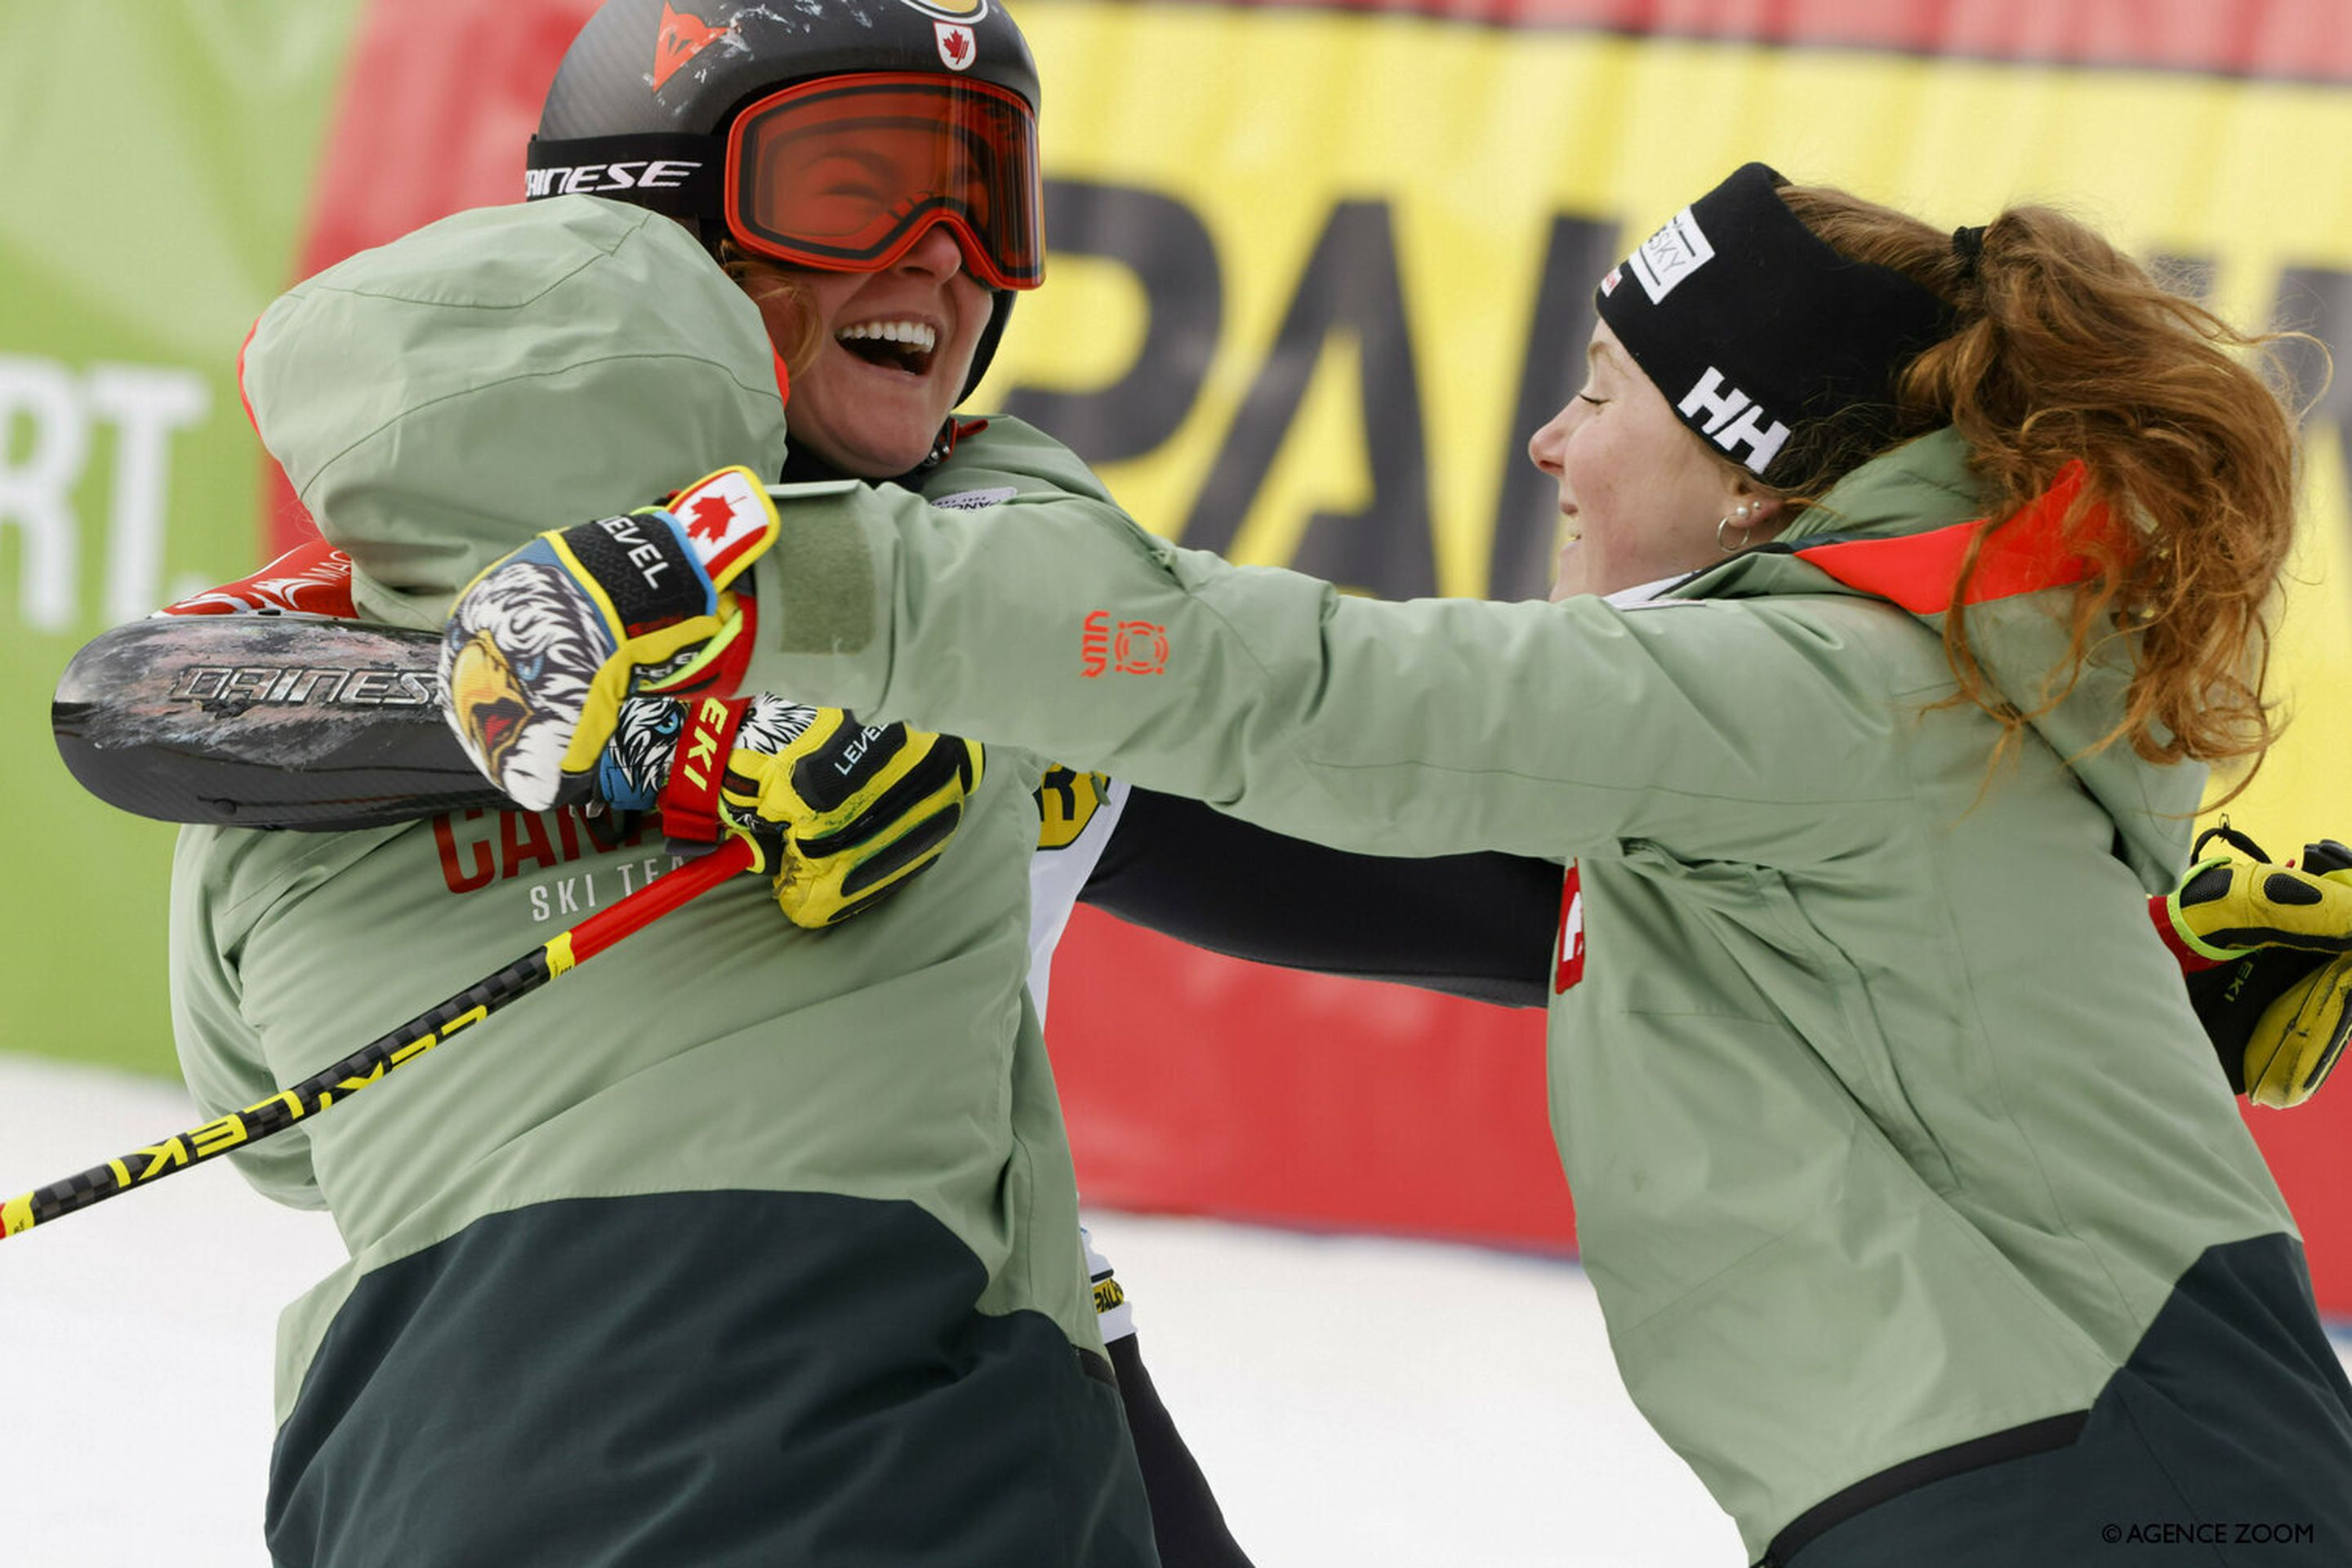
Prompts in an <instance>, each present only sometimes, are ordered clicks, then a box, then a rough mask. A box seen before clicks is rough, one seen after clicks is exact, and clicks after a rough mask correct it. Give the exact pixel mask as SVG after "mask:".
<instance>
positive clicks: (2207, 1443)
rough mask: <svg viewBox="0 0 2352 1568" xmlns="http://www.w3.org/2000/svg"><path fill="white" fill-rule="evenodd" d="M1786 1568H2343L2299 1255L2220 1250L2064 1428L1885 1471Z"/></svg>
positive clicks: (1795, 1548)
mask: <svg viewBox="0 0 2352 1568" xmlns="http://www.w3.org/2000/svg"><path fill="white" fill-rule="evenodd" d="M1765 1562H1766V1563H1771V1564H1786V1568H1881V1565H1885V1564H1902V1565H1904V1568H1913V1565H1916V1568H2044V1565H2047V1568H2155V1565H2158V1564H2161V1565H2163V1568H2174V1565H2176V1564H2189V1563H2196V1564H2200V1565H2204V1568H2211V1565H2220V1564H2228V1565H2231V1568H2236V1565H2243V1568H2305V1565H2309V1568H2322V1565H2326V1568H2342V1565H2343V1564H2346V1563H2352V1385H2347V1383H2346V1380H2345V1376H2344V1369H2343V1366H2342V1363H2339V1362H2338V1361H2337V1359H2336V1353H2335V1351H2334V1350H2333V1348H2332V1347H2331V1346H2330V1345H2329V1343H2328V1342H2327V1336H2326V1333H2325V1332H2324V1331H2322V1330H2321V1328H2320V1326H2319V1318H2318V1314H2317V1312H2316V1311H2315V1310H2314V1308H2313V1305H2312V1300H2311V1280H2310V1276H2309V1275H2308V1273H2307V1272H2306V1271H2305V1267H2304V1260H2303V1249H2302V1248H2301V1247H2299V1246H2297V1245H2296V1244H2295V1243H2294V1241H2292V1240H2291V1239H2289V1238H2288V1237H2284V1236H2270V1237H2257V1238H2255V1239H2253V1240H2251V1241H2244V1242H2236V1243H2232V1244H2231V1245H2229V1246H2226V1247H2214V1248H2212V1249H2210V1251H2208V1252H2207V1253H2206V1254H2205V1255H2204V1257H2202V1258H2200V1259H2199V1260H2198V1262H2197V1264H2196V1266H2195V1267H2193V1268H2190V1269H2189V1272H2188V1273H2187V1274H2185V1275H2183V1276H2182V1277H2181V1279H2180V1282H2179V1285H2178V1286H2177V1287H2176V1288H2175V1289H2174V1292H2173V1296H2172V1300H2170V1301H2169V1302H2168V1303H2167V1304H2166V1306H2165V1308H2164V1310H2162V1311H2161V1312H2159V1313H2158V1315H2157V1318H2156V1321H2154V1322H2153V1323H2151V1324H2150V1325H2149V1326H2148V1331H2147V1336H2146V1337H2145V1338H2143V1339H2142V1340H2141V1342H2140V1343H2139V1346H2138V1348H2137V1350H2136V1351H2135V1352H2134V1353H2133V1355H2132V1358H2131V1360H2130V1361H2129V1362H2128V1363H2126V1364H2125V1365H2124V1367H2123V1368H2122V1369H2121V1370H2120V1371H2118V1372H2117V1373H2116V1375H2115V1378H2114V1379H2113V1380H2112V1381H2111V1382H2110V1383H2109V1384H2107V1387H2106V1388H2105V1391H2104V1392H2103V1393H2102V1394H2100V1396H2099V1400H2098V1403H2096V1404H2095V1405H2093V1406H2092V1407H2091V1408H2090V1409H2089V1410H2088V1411H2087V1412H2084V1413H2081V1414H2080V1415H2076V1416H2074V1417H2060V1418H2058V1419H2056V1420H2054V1421H2050V1422H2036V1423H2034V1425H2033V1426H2032V1427H2026V1428H2020V1429H2018V1430H2017V1431H2015V1432H2011V1433H1996V1434H1993V1435H1992V1436H1989V1437H1986V1438H1981V1439H1978V1440H1977V1441H1976V1442H1973V1443H1967V1444H1962V1445H1960V1446H1959V1447H1958V1448H1954V1449H1948V1450H1945V1451H1944V1452H1943V1453H1941V1454H1931V1455H1927V1456H1925V1457H1924V1458H1920V1459H1916V1460H1914V1461H1911V1462H1910V1463H1909V1464H1906V1465H1902V1466H1897V1467H1895V1468H1894V1469H1892V1470H1889V1471H1887V1472H1885V1473H1884V1474H1883V1475H1881V1476H1877V1477H1874V1478H1872V1479H1869V1480H1866V1481H1864V1482H1862V1483H1860V1484H1859V1485H1857V1486H1855V1487H1853V1488H1850V1489H1847V1490H1846V1491H1845V1492H1842V1493H1840V1494H1839V1495H1838V1496H1837V1497H1833V1498H1832V1499H1830V1500H1828V1501H1827V1502H1825V1503H1823V1504H1822V1506H1821V1507H1819V1508H1816V1509H1814V1510H1810V1511H1808V1512H1807V1513H1806V1514H1804V1515H1802V1516H1801V1517H1800V1518H1798V1519H1797V1520H1796V1521H1793V1522H1792V1523H1791V1524H1790V1526H1789V1528H1788V1529H1787V1530H1784V1531H1781V1533H1780V1535H1779V1536H1778V1537H1776V1538H1775V1539H1774V1541H1773V1542H1772V1547H1771V1551H1770V1552H1769V1554H1768V1555H1767V1556H1766V1558H1765Z"/></svg>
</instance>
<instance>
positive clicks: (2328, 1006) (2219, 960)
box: [2149, 824, 2352, 1110]
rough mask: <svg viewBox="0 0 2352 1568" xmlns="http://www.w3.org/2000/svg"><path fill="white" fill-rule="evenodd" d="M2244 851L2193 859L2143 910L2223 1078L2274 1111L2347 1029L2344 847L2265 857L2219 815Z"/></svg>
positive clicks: (2313, 1080) (2351, 944)
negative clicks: (2278, 860)
mask: <svg viewBox="0 0 2352 1568" xmlns="http://www.w3.org/2000/svg"><path fill="white" fill-rule="evenodd" d="M2216 837H2219V838H2221V839H2222V840H2223V841H2224V842H2225V843H2227V844H2228V845H2229V846H2231V847H2232V848H2234V849H2236V850H2238V851H2240V852H2241V853H2242V854H2243V855H2244V856H2246V857H2247V858H2245V859H2237V858H2232V857H2231V856H2229V855H2221V856H2216V857H2212V858H2204V859H2200V860H2199V861H2198V862H2197V863H2196V864H2195V865H2193V866H2191V867H2190V868H2189V871H2188V873H2187V874H2186V875H2185V876H2183V877H2182V878H2181V879H2180V882H2179V885H2178V886H2177V887H2175V888H2174V889H2173V890H2172V891H2171V892H2170V893H2168V894H2167V895H2166V896H2164V897H2163V898H2161V899H2151V900H2149V914H2150V916H2151V917H2152V918H2153V919H2154V920H2155V921H2156V923H2157V928H2158V931H2159V932H2160V933H2162V934H2163V936H2164V937H2165V939H2166V942H2167V944H2168V946H2169V947H2170V948H2171V949H2172V951H2173V953H2174V956H2175V957H2177V958H2178V959H2179V961H2180V963H2181V968H2182V971H2183V974H2184V977H2185V979H2186V980H2187V983H2188V986H2189V1001H2190V1003H2191V1004H2192V1005H2194V1006H2195V1007H2196V1009H2197V1016H2198V1017H2199V1019H2200V1020H2201V1021H2202V1022H2203V1024H2204V1025H2205V1032H2206V1035H2207V1036H2208V1037H2210V1039H2211V1040H2212V1042H2213V1048H2214V1050H2215V1052H2216V1053H2217V1054H2218V1055H2219V1056H2220V1057H2221V1068H2222V1071H2223V1072H2224V1073H2226V1074H2227V1075H2228V1076H2229V1079H2230V1087H2231V1089H2234V1090H2236V1091H2237V1092H2238V1093H2241V1094H2242V1095H2244V1096H2246V1098H2247V1099H2249V1100H2252V1101H2253V1102H2254V1103H2255V1104H2257V1105H2264V1106H2270V1107H2273V1108H2274V1109H2279V1110H2284V1109H2286V1108H2288V1107H2290V1106H2295V1105H2300V1104H2302V1103H2303V1102H2304V1101H2305V1100H2308V1099H2310V1098H2311V1096H2312V1095H2313V1094H2314V1093H2315V1092H2316V1091H2317V1089H2318V1088H2319V1086H2320V1085H2321V1084H2322V1083H2323V1082H2325V1081H2326V1078H2327V1075H2328V1074H2329V1073H2330V1072H2331V1071H2333V1070H2334V1068H2335V1066H2336V1062H2337V1060H2338V1059H2339V1058H2341V1057H2342V1055H2343V1051H2344V1045H2345V1041H2346V1039H2347V1036H2352V848H2347V847H2345V846H2344V845H2342V844H2339V843H2337V842H2336V841H2335V840H2334V839H2322V840H2321V841H2319V842H2318V843H2316V844H2312V845H2307V846H2305V849H2304V852H2303V860H2302V864H2301V865H2300V866H2299V867H2290V866H2283V865H2276V864H2273V863H2272V862H2271V860H2270V858H2269V857H2268V856H2266V855H2264V854H2263V851H2262V848H2261V847H2260V846H2258V845H2256V844H2254V843H2253V842H2252V840H2251V839H2249V838H2247V837H2245V836H2244V835H2242V834H2240V833H2238V832H2236V831H2234V830H2233V829H2231V828H2230V827H2229V826H2228V825H2227V824H2224V825H2223V826H2220V827H2215V828H2209V829H2208V830H2207V831H2206V832H2205V833H2204V834H2202V835H2200V837H2199V838H2198V840H2197V845H2198V851H2199V853H2200V855H2201V854H2202V852H2203V849H2204V847H2205V846H2206V845H2207V844H2208V843H2210V841H2211V840H2212V839H2214V838H2216Z"/></svg>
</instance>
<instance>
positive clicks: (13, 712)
mask: <svg viewBox="0 0 2352 1568" xmlns="http://www.w3.org/2000/svg"><path fill="white" fill-rule="evenodd" d="M361 9H362V6H361V4H360V0H210V3H207V4H190V3H185V0H173V3H170V4H164V3H161V0H131V3H130V4H128V5H122V6H119V7H114V8H112V9H110V10H109V11H108V12H107V13H106V14H105V15H104V16H98V15H95V14H92V13H90V12H88V11H86V10H85V9H83V8H80V7H73V6H60V5H7V6H0V153H5V159H6V168H7V175H6V181H5V190H6V193H7V199H6V201H5V203H0V635H5V637H6V638H7V641H8V646H9V654H8V658H7V659H6V661H5V667H0V701H5V709H4V710H0V711H5V713H6V715H7V719H6V723H5V729H0V734H5V737H6V741H7V744H6V746H5V749H0V795H5V798H6V799H7V800H8V801H9V802H10V803H11V804H12V806H13V807H14V808H15V809H16V810H17V811H19V812H20V813H21V814H22V823H21V825H20V827H19V830H18V833H17V838H16V845H15V847H14V848H13V849H12V850H11V851H10V865H9V869H8V878H7V880H8V885H9V888H10V894H11V897H10V903H11V905H12V910H11V914H10V925H11V927H12V928H13V929H12V931H11V935H10V939H9V941H8V942H7V944H6V949H5V952H6V957H5V968H0V976H5V994H6V998H7V1011H6V1022H5V1026H0V1046H5V1047H6V1048H10V1049H30V1050H44V1051H50V1052H54V1053H56V1054H58V1055H62V1056H71V1057H75V1058H85V1059H91V1060H102V1061H110V1062H118V1063H125V1064H130V1065H134V1066H138V1067H142V1068H152V1069H159V1070H168V1069H169V1068H170V1065H171V1062H172V1045H171V1024H170V1017H169V1014H168V1009H167V1006H166V1003H165V996H164V988H163V963H162V956H163V929H164V900H165V896H166V886H167V882H168V876H169V871H170V865H171V855H172V837H173V830H172V829H171V828H169V827H167V826H162V825H160V824H150V823H144V822H138V821H135V820H133V819H131V818H127V817H125V816H122V815H121V814H120V813H118V812H115V811H113V810H111V809H110V808H109V807H106V806H103V805H100V804H99V803H98V802H96V801H94V800H92V799H91V798H89V796H88V795H85V794H84V793H83V792H82V791H81V789H80V788H79V786H78V785H76V784H74V782H73V780H72V779H71V777H70V776H68V774H67V773H66V771H65V769H64V766H63V765H62V764H61V763H59V762H58V756H57V752H56V748H55V747H54V746H53V745H52V744H51V743H50V742H49V738H48V724H47V712H48V702H49V697H50V693H51V691H52V690H53V689H54V687H55V685H56V681H57V677H58V672H59V671H60V670H61V669H62V668H64V666H65V663H66V661H67V659H68V658H70V657H71V656H72V654H73V652H74V650H75V649H76V648H77V647H80V645H81V644H82V643H84V642H86V641H88V640H89V638H90V637H93V636H94V635H96V634H97V633H98V632H100V631H101V630H103V629H104V628H105V627H107V626H112V625H114V624H116V623H118V622H121V621H123V620H127V619H131V618H132V617H134V616H142V615H145V614H147V613H148V612H149V611H151V610H152V609H154V608H155V607H156V606H157V605H161V604H163V602H164V601H165V600H166V599H167V598H169V597H171V596H172V595H174V594H175V593H177V592H180V591H184V590H188V589H192V588H194V587H199V586H205V585H208V584H213V583H216V582H219V581H222V580H223V579H225V578H228V577H233V576H238V575H242V574H245V573H247V572H248V571H250V570H252V568H253V566H254V565H255V551H256V547H257V543H256V542H257V517H258V512H257V507H258V496H259V480H260V468H259V467H258V458H257V447H255V445H254V443H253V441H252V439H251V437H250V436H249V435H248V434H247V432H246V430H245V415H244V411H243V409H242V408H241V406H240V405H239V399H238V395H237V388H236V354H237V348H238V345H239V344H240V343H241V342H243V341H244V338H245V334H246V331H247V329H248V328H249V327H250V326H251V325H252V322H253V319H254V318H255V316H257V315H258V314H259V313H260V311H261V309H262V307H263V306H264V305H266V304H267V303H268V301H269V300H271V299H272V298H273V297H275V296H276V295H277V294H278V292H280V291H281V290H282V289H284V288H285V287H286V286H287V284H288V283H289V282H290V281H292V279H293V274H294V270H295V265H296V259H295V258H296V257H297V255H298V254H299V247H300V245H301V240H302V230H303V226H304V223H305V221H306V218H307V215H308V213H309V210H310V198H311V184H312V179H313V175H314V172H315V169H316V166H317V164H318V162H319V158H320V153H321V152H322V150H323V149H324V147H325V145H326V136H325V130H326V126H327V122H328V116H329V115H330V113H331V110H332V107H333V103H334V100H335V97H336V95H337V93H338V91H339V89H340V87H341V70H342V66H343V62H344V61H345V59H346V58H348V56H349V52H350V35H351V31H352V25H353V23H354V21H355V20H356V18H357V16H359V13H360V11H361Z"/></svg>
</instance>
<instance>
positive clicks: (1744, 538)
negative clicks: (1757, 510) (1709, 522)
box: [1715, 506, 1756, 555]
mask: <svg viewBox="0 0 2352 1568" xmlns="http://www.w3.org/2000/svg"><path fill="white" fill-rule="evenodd" d="M1750 510H1752V509H1751V508H1748V507H1746V506H1738V507H1734V508H1733V509H1732V510H1731V514H1730V516H1729V517H1726V518H1725V519H1724V520H1723V521H1721V522H1718V523H1717V524H1716V525H1715V547H1716V548H1717V550H1720V551H1722V552H1724V553H1725V554H1726V555H1737V554H1738V553H1739V552H1741V551H1743V550H1745V549H1747V548H1748V533H1749V532H1750V531H1752V530H1753V529H1754V528H1755V526H1756V525H1755V524H1754V523H1751V522H1743V523H1741V524H1740V525H1739V542H1738V543H1737V544H1734V543H1732V542H1731V541H1729V540H1728V539H1726V538H1725V537H1724V536H1723V532H1724V530H1726V529H1727V528H1729V527H1730V526H1731V519H1732V518H1735V517H1746V516H1747V515H1748V512H1749V511H1750Z"/></svg>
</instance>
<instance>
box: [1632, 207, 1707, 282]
mask: <svg viewBox="0 0 2352 1568" xmlns="http://www.w3.org/2000/svg"><path fill="white" fill-rule="evenodd" d="M1714 257H1715V247H1714V246H1712V245H1709V244H1708V243H1707V239H1706V234H1705V233H1703V232H1702V231H1701V230H1700V228H1699V226H1698V220H1697V219H1696V218H1695V217H1693V216H1691V210H1690V208H1688V207H1685V208H1683V210H1682V211H1680V212H1678V213H1676V214H1675V216H1672V217H1670V218H1668V219H1667V220H1666V226H1665V227H1664V228H1662V229H1660V230H1658V232H1657V233H1655V234H1654V235H1652V236H1651V237H1649V238H1647V239H1645V240H1643V242H1642V248H1641V249H1639V250H1637V251H1635V252H1634V253H1633V256H1632V257H1630V258H1628V260H1629V262H1630V264H1631V265H1632V267H1633V276H1634V277H1636V278H1638V279H1641V280H1642V291H1643V293H1645V294H1647V295H1649V297H1650V303H1652V304H1653V305H1654V304H1656V303H1658V302H1659V301H1660V300H1664V298H1665V297H1666V296H1667V295H1668V294H1670V293H1672V292H1674V288H1675V284H1677V283H1679V282H1681V281H1682V280H1683V279H1685V278H1687V277H1689V276H1690V275H1691V274H1692V273H1694V272H1696V271H1697V270H1698V269H1699V268H1702V267H1704V266H1706V264H1707V262H1709V261H1710V260H1712V259H1713V258H1714Z"/></svg>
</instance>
